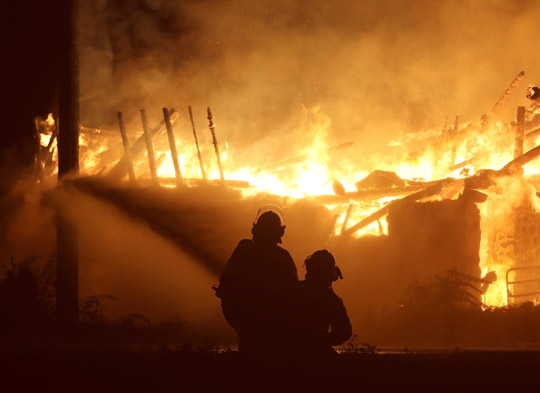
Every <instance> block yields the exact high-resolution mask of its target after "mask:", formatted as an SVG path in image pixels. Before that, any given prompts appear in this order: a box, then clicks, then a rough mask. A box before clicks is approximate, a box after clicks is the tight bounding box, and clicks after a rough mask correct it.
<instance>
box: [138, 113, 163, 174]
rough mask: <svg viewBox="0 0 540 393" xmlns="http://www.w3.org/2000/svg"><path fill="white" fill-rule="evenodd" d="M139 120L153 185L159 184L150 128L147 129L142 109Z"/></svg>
mask: <svg viewBox="0 0 540 393" xmlns="http://www.w3.org/2000/svg"><path fill="white" fill-rule="evenodd" d="M141 121H142V126H143V134H144V141H145V143H146V152H147V153H148V165H149V167H150V176H151V177H152V182H153V183H154V184H155V185H159V179H158V175H157V166H156V157H155V155H154V146H153V145H152V137H151V135H150V130H149V129H148V118H147V117H146V111H145V110H144V109H141Z"/></svg>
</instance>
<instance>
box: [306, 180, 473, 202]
mask: <svg viewBox="0 0 540 393" xmlns="http://www.w3.org/2000/svg"><path fill="white" fill-rule="evenodd" d="M407 183H408V185H407V186H405V187H388V188H377V189H373V190H366V191H357V192H346V193H344V194H342V195H314V196H308V197H306V199H308V200H310V201H313V202H319V203H322V204H324V205H331V204H338V203H345V202H348V201H351V200H370V199H372V200H374V199H380V198H386V197H399V196H402V195H409V194H411V193H412V192H415V191H418V190H422V189H425V188H427V187H431V186H433V185H437V184H441V186H443V187H453V186H456V185H459V184H463V179H454V178H446V179H441V180H435V181H429V182H414V181H407Z"/></svg>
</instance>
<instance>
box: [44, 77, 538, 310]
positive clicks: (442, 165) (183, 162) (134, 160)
mask: <svg viewBox="0 0 540 393" xmlns="http://www.w3.org/2000/svg"><path fill="white" fill-rule="evenodd" d="M523 76H524V72H521V73H519V74H518V75H517V76H516V78H515V79H514V80H513V81H512V82H511V83H510V85H509V87H508V89H507V90H506V91H505V92H504V93H503V95H502V96H501V98H500V99H499V100H498V101H497V102H496V103H495V105H494V106H493V107H492V108H491V109H490V110H489V111H488V112H487V113H486V114H484V115H482V116H480V117H479V118H478V119H476V120H473V121H470V122H469V123H464V122H463V121H462V120H461V119H460V118H459V117H458V116H456V117H455V120H454V122H453V125H452V126H448V124H447V122H445V124H444V126H443V127H442V130H441V129H439V130H424V131H423V132H421V133H418V134H415V135H406V136H403V135H401V136H400V138H399V139H398V140H396V141H394V143H393V146H394V147H397V148H399V149H400V150H401V154H400V158H396V157H395V154H392V155H385V156H383V155H381V156H375V157H372V158H371V159H366V160H364V159H362V158H358V157H351V155H347V154H338V152H342V151H343V149H346V148H350V147H351V146H353V143H352V142H345V143H340V144H337V145H334V146H330V144H329V143H328V142H327V141H328V138H327V134H328V130H329V128H330V121H329V120H328V119H327V118H326V117H325V116H324V115H322V113H321V112H320V110H319V109H312V110H306V113H305V114H306V116H305V123H304V124H302V126H301V127H300V132H303V133H304V134H306V135H309V137H310V138H309V139H311V143H310V144H308V145H306V146H303V147H302V148H301V149H300V150H301V151H297V152H296V153H297V154H296V155H295V156H294V157H292V158H288V159H283V160H281V161H278V162H270V163H268V162H266V163H265V162H261V165H260V166H259V167H243V166H242V164H241V163H238V162H237V161H236V159H235V151H234V148H232V147H231V146H229V144H228V143H225V144H224V145H220V144H219V143H218V138H217V130H216V124H215V123H214V116H213V114H212V112H211V110H210V108H208V110H207V120H208V128H209V131H210V134H209V136H211V140H210V141H209V143H205V140H206V139H208V138H207V137H206V133H205V138H201V137H200V135H197V130H196V126H195V121H194V112H193V110H192V108H191V107H189V108H188V111H187V113H186V116H185V119H186V120H187V119H189V123H187V124H188V125H187V126H186V125H179V123H180V122H179V120H180V119H182V118H184V116H183V115H182V114H181V113H179V112H177V111H175V110H174V109H167V108H164V109H163V120H161V122H159V123H158V124H157V125H155V126H154V127H151V126H150V125H149V121H148V119H147V115H146V112H145V111H144V110H142V111H141V120H142V130H143V132H142V134H140V135H138V136H136V135H135V134H134V133H133V130H134V129H135V125H134V124H135V123H134V122H127V124H128V125H126V122H125V121H124V116H123V114H122V113H120V112H119V113H118V122H119V131H120V133H119V134H120V135H118V132H113V131H105V130H94V129H87V128H84V127H81V129H80V146H81V172H82V174H84V175H87V176H98V177H99V178H100V179H106V180H108V181H110V182H116V183H118V182H120V181H122V180H123V179H125V178H128V179H129V181H130V184H131V185H136V184H138V185H154V186H158V185H159V186H164V187H177V188H179V189H180V188H186V187H187V188H194V187H209V186H211V187H216V188H215V189H216V190H218V189H220V190H223V189H227V188H228V189H235V190H236V191H234V192H232V190H231V192H230V193H228V194H227V195H228V196H227V198H228V199H230V200H233V199H235V200H239V199H246V200H247V199H249V198H255V199H250V201H253V200H257V201H258V200H259V199H257V196H258V195H263V194H268V193H269V194H272V195H274V196H273V201H274V202H278V203H280V204H282V205H284V206H285V207H287V205H292V204H293V203H295V202H296V201H298V200H306V201H308V202H310V203H312V204H314V205H318V206H323V207H324V208H325V209H326V211H327V214H326V215H325V218H324V219H323V221H324V223H320V225H319V226H320V227H321V228H322V226H325V228H324V230H322V229H321V230H320V231H321V232H325V233H327V234H328V236H327V238H326V242H327V244H331V245H333V246H334V247H335V248H336V249H340V248H341V249H351V250H352V249H354V248H355V247H357V245H351V244H352V243H354V242H355V241H357V242H358V241H360V242H362V241H365V237H366V235H377V236H378V237H380V239H381V240H369V241H370V242H372V241H374V242H377V241H379V242H386V241H387V240H388V241H389V243H388V244H386V243H385V244H386V245H385V246H381V247H382V248H384V247H393V248H394V250H393V251H392V252H390V253H389V254H388V258H386V257H385V258H383V260H384V261H386V262H388V261H390V260H392V261H394V262H393V263H397V265H396V269H397V270H396V271H395V273H396V274H397V275H398V276H399V275H400V274H399V272H400V271H401V272H402V273H403V272H405V271H406V274H402V275H401V276H402V278H403V277H407V280H409V281H410V280H412V279H414V278H416V277H419V276H422V275H425V274H437V273H440V272H444V271H446V270H450V269H456V270H457V271H459V272H461V273H465V274H468V275H471V276H473V277H476V278H478V279H480V278H481V277H485V283H484V284H486V285H484V287H483V289H482V291H483V295H482V296H483V297H482V301H483V303H484V304H486V305H502V304H505V303H508V302H514V301H522V300H531V301H535V302H536V301H537V300H538V296H539V294H540V288H537V285H538V284H540V269H537V268H536V266H537V265H540V246H539V244H540V242H539V241H538V233H540V218H539V217H540V213H538V211H539V210H540V199H539V198H538V192H539V191H540V170H539V169H538V165H536V166H532V165H529V163H533V162H535V160H536V159H537V157H538V156H539V155H540V146H539V142H540V98H539V91H540V89H539V88H537V87H534V86H531V87H529V89H528V90H527V98H529V99H530V100H531V101H532V104H531V105H530V107H529V108H525V107H518V111H517V117H516V121H515V122H511V123H509V124H506V123H502V122H501V121H500V120H498V119H497V113H498V112H499V110H500V108H501V107H502V105H503V104H504V103H505V101H506V100H507V99H508V98H509V96H510V95H511V94H512V92H513V91H514V90H515V89H516V87H517V85H518V84H519V82H520V81H521V80H522V78H523ZM56 125H57V121H55V120H54V119H53V118H52V117H51V116H49V118H48V119H47V120H42V119H36V173H37V176H38V178H39V179H40V180H41V181H46V177H47V176H50V175H51V174H54V173H55V171H56V169H55V168H56V160H57V159H56V135H57V133H58V128H57V126H56ZM174 127H176V129H175V128H174ZM184 128H187V130H186V129H184ZM185 133H186V134H185ZM191 133H192V134H193V135H192V137H193V138H194V143H192V142H189V143H188V142H187V141H188V137H187V136H186V135H187V134H191ZM180 134H181V135H182V136H181V137H179V135H180ZM134 138H136V140H135V141H134V142H133V140H134ZM190 138H191V136H190ZM130 139H131V140H130ZM413 143H414V145H415V146H416V148H415V149H411V148H410V146H411V145H412V144H413ZM223 147H224V148H223ZM212 150H213V151H212ZM350 150H352V149H349V151H350ZM411 150H412V152H411ZM372 162H377V164H376V165H374V164H372ZM217 194H218V193H216V197H217ZM387 215H388V220H387V221H388V223H386V222H385V221H384V220H382V219H383V218H384V217H385V216H387ZM329 223H330V225H329ZM319 229H320V228H317V230H319ZM362 239H364V240H362ZM385 239H387V240H385ZM381 244H382V243H381ZM361 249H362V247H360V248H359V250H361ZM373 250H374V251H372V252H382V251H381V248H378V246H377V247H375V248H373ZM377 250H378V251H377ZM385 252H387V253H388V250H386V251H385ZM338 254H339V252H338ZM353 254H354V253H353ZM372 256H373V255H372ZM344 258H345V259H346V260H347V262H345V263H343V262H342V265H346V264H348V265H350V266H353V265H354V264H357V263H360V262H358V261H359V260H360V261H362V260H364V259H365V258H364V257H360V258H355V257H353V256H350V255H349V256H344ZM374 258H375V257H374ZM375 259H377V258H375ZM412 262H414V263H412ZM388 263H389V262H388ZM382 268H383V267H381V269H382ZM524 268H526V269H524ZM216 269H217V268H216V267H215V266H214V267H213V270H216ZM516 269H518V270H516ZM519 269H522V270H519ZM353 270H354V269H353ZM216 271H217V270H216ZM509 271H510V273H512V277H511V281H508V277H507V272H509ZM214 273H215V272H214ZM495 276H496V277H497V279H496V280H495V279H494V277H495ZM505 277H506V283H505ZM490 284H491V285H490Z"/></svg>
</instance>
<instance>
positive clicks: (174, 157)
mask: <svg viewBox="0 0 540 393" xmlns="http://www.w3.org/2000/svg"><path fill="white" fill-rule="evenodd" d="M163 120H165V126H166V128H167V137H168V139H169V149H170V151H171V158H172V161H173V166H174V173H175V175H176V185H177V186H178V187H180V186H181V185H182V171H181V170H180V163H179V162H178V151H177V150H176V141H175V139H174V132H173V129H172V124H171V115H170V113H169V110H168V109H167V108H163Z"/></svg>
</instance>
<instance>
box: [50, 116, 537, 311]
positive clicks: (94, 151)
mask: <svg viewBox="0 0 540 393" xmlns="http://www.w3.org/2000/svg"><path fill="white" fill-rule="evenodd" d="M306 113H307V115H308V116H306V120H305V122H304V123H303V124H301V125H300V126H299V127H297V128H296V129H295V130H293V131H292V132H294V133H297V134H298V135H302V138H301V139H302V140H303V141H305V142H307V143H304V144H303V145H302V146H292V147H291V151H293V152H294V153H293V155H292V156H293V157H296V158H298V159H296V160H293V161H292V162H291V161H287V162H285V163H284V165H283V167H279V166H275V167H272V166H270V167H269V166H268V165H269V164H271V163H268V162H261V163H260V167H248V166H243V165H242V163H241V162H239V161H240V160H237V159H236V158H235V156H236V154H235V153H236V152H235V150H234V146H232V145H230V144H229V142H228V141H227V142H224V143H223V144H222V145H221V146H220V149H221V151H220V158H221V162H222V165H223V169H224V172H225V178H226V179H234V180H244V181H247V182H249V184H250V187H248V188H245V189H243V190H242V192H243V195H244V196H250V195H254V194H257V193H262V192H267V193H272V194H275V195H280V196H286V197H288V198H290V199H298V198H305V197H310V198H313V199H314V200H317V198H316V197H317V196H323V195H326V196H328V195H334V191H333V188H332V184H333V181H334V180H338V181H339V182H340V183H341V184H342V185H343V186H344V188H345V190H346V192H348V193H354V192H356V191H357V190H356V187H355V183H356V182H358V181H359V180H361V179H363V178H364V177H365V176H367V175H368V174H369V173H370V172H371V171H373V170H375V169H381V170H385V171H393V172H395V173H396V174H397V175H398V176H399V177H401V178H402V179H405V180H411V181H412V180H415V181H430V180H438V179H444V178H464V177H467V176H470V175H473V174H474V173H475V172H476V171H477V170H479V169H500V168H502V167H503V166H504V165H506V164H507V163H508V162H509V161H511V160H512V159H513V146H514V131H513V128H512V127H510V126H508V125H506V124H503V123H501V122H491V123H489V125H485V124H482V123H481V121H476V122H472V123H470V124H464V125H462V126H461V130H462V131H461V132H460V133H458V135H456V136H454V137H450V136H448V135H447V136H442V135H441V131H440V130H428V131H423V132H422V133H418V134H408V135H403V134H400V136H399V138H398V139H397V140H395V141H392V142H391V143H390V145H392V146H395V147H396V146H398V147H399V146H401V147H403V148H404V151H403V154H401V158H400V159H398V158H396V155H395V154H388V155H382V154H381V155H380V156H378V157H370V159H369V160H367V159H365V158H364V157H361V156H359V157H355V158H354V159H352V158H351V156H352V157H354V155H351V154H340V151H336V152H329V148H330V147H331V146H332V145H331V144H330V143H329V142H328V141H329V135H330V131H331V122H330V119H329V118H328V117H327V116H325V115H324V114H323V113H322V112H321V110H320V109H319V108H313V109H310V110H306ZM49 119H50V120H49ZM49 121H52V124H54V119H52V116H51V115H50V116H49V118H48V119H47V122H49ZM205 131H207V130H205ZM111 135H112V134H111ZM45 137H46V136H44V138H45ZM223 137H226V136H225V135H224V136H223ZM49 138H50V136H49ZM115 138H117V139H115V140H112V137H111V138H109V137H108V136H106V135H103V134H101V133H100V131H99V130H93V132H89V131H87V132H84V133H83V132H81V136H80V145H81V171H83V172H84V173H88V174H94V173H98V172H100V171H102V170H103V169H104V168H105V166H106V165H110V164H107V163H105V162H104V158H103V156H104V155H105V154H106V153H107V151H108V149H109V147H112V145H113V144H119V140H120V136H119V135H117V136H115ZM415 138H416V142H421V140H422V139H426V140H427V139H430V140H431V141H433V140H436V141H437V142H435V143H429V144H428V143H426V144H425V145H426V147H425V148H423V149H420V150H419V151H418V152H416V153H411V152H408V151H407V150H405V147H406V146H407V144H408V143H409V141H410V140H411V139H415ZM109 139H111V140H112V141H109ZM155 140H156V141H155V145H154V150H155V155H156V161H157V163H158V176H159V177H160V178H161V179H164V178H174V176H175V171H174V166H173V161H172V158H171V154H170V151H169V147H168V142H164V141H166V140H167V137H166V133H165V132H163V133H162V134H161V136H160V137H159V138H157V137H156V138H155ZM160 140H161V142H160ZM224 141H226V139H224ZM342 142H345V141H342ZM358 142H360V141H358ZM46 143H48V140H45V139H43V140H42V145H44V146H46ZM539 143H540V136H538V137H536V138H528V139H527V140H526V141H525V146H524V150H525V151H527V150H529V149H531V148H533V147H535V146H537V145H538V144H539ZM177 146H178V153H179V162H180V167H181V171H182V175H183V177H184V178H187V179H193V178H201V170H200V164H199V161H198V155H197V151H196V148H195V146H194V144H193V143H192V142H191V141H189V143H186V141H183V142H181V143H178V141H177ZM200 148H201V154H202V156H203V161H204V167H205V172H206V176H207V178H208V179H219V177H220V175H219V168H218V165H217V160H216V156H215V151H214V146H213V145H212V144H211V143H207V144H203V143H200ZM350 149H351V150H354V149H355V146H353V147H351V148H350ZM119 154H121V153H119ZM116 159H118V157H116ZM374 162H376V166H373V165H374V164H373V163H374ZM370 163H371V164H370ZM261 168H267V169H261ZM524 171H525V174H526V175H538V174H540V166H539V165H538V161H532V162H531V163H529V164H528V165H526V166H524ZM135 172H136V175H137V177H138V178H148V177H149V170H148V161H147V158H146V155H145V156H144V157H143V158H141V159H140V160H138V161H137V162H136V163H135ZM518 179H519V180H518V181H515V179H514V178H511V179H510V180H508V179H507V180H505V179H504V178H503V179H501V180H500V182H499V183H500V184H498V186H499V188H500V189H502V190H504V192H498V191H496V192H492V191H488V192H487V193H488V195H489V197H488V200H487V202H486V203H483V204H479V205H478V206H479V208H480V212H481V231H482V238H481V246H480V267H481V269H482V273H483V274H486V273H487V272H488V271H495V272H496V273H497V276H498V280H497V282H495V283H494V284H492V285H491V286H490V288H489V290H488V292H487V293H486V295H485V298H484V300H485V302H486V304H488V305H502V304H505V303H506V285H505V281H504V277H505V273H506V271H507V270H508V269H509V268H510V267H512V266H514V259H513V257H512V252H511V250H508V249H502V248H504V247H502V245H504V244H506V242H505V240H509V236H510V235H511V222H512V220H511V213H512V209H513V208H514V207H517V206H518V205H519V203H520V201H522V200H523V197H524V195H529V196H530V195H531V194H532V193H533V192H534V191H537V190H533V189H532V188H531V186H530V185H527V184H526V182H524V181H523V180H522V179H521V178H518ZM504 182H506V183H504ZM171 184H174V183H171ZM447 191H448V192H446V193H444V192H443V195H446V197H448V198H455V197H457V195H456V194H457V193H459V192H462V185H461V186H460V185H457V186H455V185H454V186H453V188H452V189H449V190H447ZM349 196H350V199H349V197H347V196H344V197H342V198H341V199H340V200H336V201H335V202H332V203H329V202H325V205H326V207H327V208H328V209H330V210H331V211H332V212H333V213H334V214H335V215H337V216H338V217H339V218H338V220H337V222H336V227H335V228H336V234H339V233H340V231H341V228H342V225H343V222H344V220H345V215H346V211H347V206H348V205H349V203H350V202H351V201H352V202H354V206H353V209H352V212H351V215H350V218H349V220H348V223H347V227H350V226H352V225H353V224H355V223H356V222H358V221H359V220H361V219H362V218H365V217H367V216H368V215H370V214H372V213H374V212H376V211H377V210H379V209H381V208H382V207H384V206H385V205H386V204H387V203H389V202H391V201H392V200H394V199H396V198H400V197H401V196H386V197H384V198H373V199H372V200H356V201H355V200H354V195H349ZM435 198H439V199H440V198H441V197H440V196H439V197H435ZM532 199H534V202H533V204H534V207H535V209H536V211H539V210H540V199H539V198H537V197H533V198H532ZM382 233H387V225H386V219H382V220H380V221H375V222H373V223H371V224H370V225H368V226H366V227H365V228H363V229H361V230H360V231H358V232H357V233H356V234H355V236H362V235H366V234H375V235H379V234H382ZM501 247H502V248H501Z"/></svg>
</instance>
